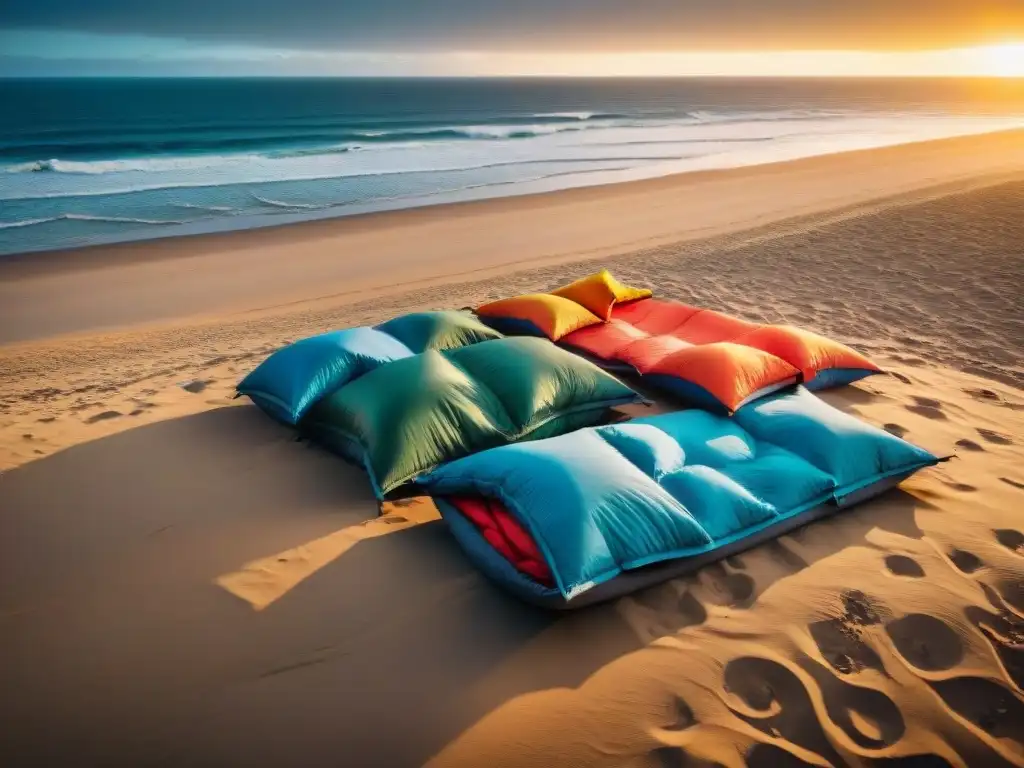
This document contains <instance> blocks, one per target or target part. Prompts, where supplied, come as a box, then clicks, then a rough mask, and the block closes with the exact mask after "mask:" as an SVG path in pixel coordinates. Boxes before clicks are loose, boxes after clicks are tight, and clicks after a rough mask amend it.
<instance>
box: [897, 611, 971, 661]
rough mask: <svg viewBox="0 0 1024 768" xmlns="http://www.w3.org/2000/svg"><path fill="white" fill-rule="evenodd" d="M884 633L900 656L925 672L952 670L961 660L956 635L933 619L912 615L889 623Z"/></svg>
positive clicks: (916, 614) (958, 639) (960, 648)
mask: <svg viewBox="0 0 1024 768" xmlns="http://www.w3.org/2000/svg"><path fill="white" fill-rule="evenodd" d="M885 631H886V632H887V633H888V635H889V637H890V638H891V639H892V641H893V644H894V645H895V646H896V650H897V651H898V652H899V654H900V655H901V656H902V657H903V658H904V659H906V660H907V662H909V663H910V664H911V665H913V666H915V667H917V668H918V669H922V670H925V671H926V672H938V671H941V670H945V669H952V668H953V667H955V666H956V665H957V664H959V663H960V661H961V660H962V659H963V657H964V648H963V644H962V643H961V642H960V638H959V637H957V634H956V632H954V631H953V630H952V629H950V628H949V627H948V626H947V625H946V624H945V623H944V622H942V621H940V620H939V619H936V618H935V617H934V616H928V615H927V614H924V613H912V614H910V615H908V616H904V617H903V618H902V619H897V620H896V621H893V622H890V623H889V624H888V626H886V628H885Z"/></svg>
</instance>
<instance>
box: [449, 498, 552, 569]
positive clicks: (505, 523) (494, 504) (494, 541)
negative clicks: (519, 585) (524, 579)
mask: <svg viewBox="0 0 1024 768" xmlns="http://www.w3.org/2000/svg"><path fill="white" fill-rule="evenodd" d="M447 500H448V502H449V503H450V504H451V505H452V506H453V507H455V508H456V509H457V510H459V512H461V513H462V515H463V517H465V518H466V519H467V520H469V521H470V522H471V523H473V525H475V526H476V528H477V530H479V531H480V535H481V536H483V537H484V539H486V540H487V543H488V544H490V545H491V546H492V547H494V549H495V551H496V552H497V553H498V554H500V555H501V556H502V557H504V558H505V559H506V560H508V561H509V562H510V563H511V564H512V566H513V567H514V568H515V569H516V570H517V571H519V572H520V573H522V574H524V575H525V576H529V577H530V578H531V579H533V580H534V581H536V582H538V583H540V584H543V585H544V586H546V587H552V586H554V584H555V580H554V577H553V576H552V575H551V569H550V568H548V565H547V563H546V562H544V556H543V555H541V553H540V550H539V549H538V548H537V544H536V542H534V540H533V537H532V536H530V534H529V533H527V531H526V529H525V528H523V526H522V525H520V524H519V521H517V520H516V519H515V518H514V517H512V515H510V514H509V513H508V511H507V510H506V509H505V507H504V506H502V504H501V502H499V501H496V500H495V499H487V498H483V497H479V496H472V497H470V496H453V497H449V498H448V499H447Z"/></svg>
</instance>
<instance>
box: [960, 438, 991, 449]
mask: <svg viewBox="0 0 1024 768" xmlns="http://www.w3.org/2000/svg"><path fill="white" fill-rule="evenodd" d="M956 447H957V448H963V449H964V450H965V451H984V450H985V449H984V448H983V447H982V446H980V445H978V444H977V443H976V442H974V441H973V440H967V439H963V440H957V441H956Z"/></svg>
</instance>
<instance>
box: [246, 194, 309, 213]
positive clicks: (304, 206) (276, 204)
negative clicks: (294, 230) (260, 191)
mask: <svg viewBox="0 0 1024 768" xmlns="http://www.w3.org/2000/svg"><path fill="white" fill-rule="evenodd" d="M253 197H254V198H255V199H256V200H259V201H260V202H261V203H263V204H264V205H269V206H270V207H272V208H293V209H296V210H307V211H315V210H317V209H318V208H323V207H324V206H322V205H316V204H314V203H285V202H283V201H281V200H271V199H270V198H268V197H260V196H259V195H253Z"/></svg>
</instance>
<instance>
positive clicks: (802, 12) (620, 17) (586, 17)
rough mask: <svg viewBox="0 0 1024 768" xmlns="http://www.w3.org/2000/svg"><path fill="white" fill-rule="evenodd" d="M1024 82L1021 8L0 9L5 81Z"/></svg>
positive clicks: (986, 2)
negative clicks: (551, 78) (538, 78)
mask: <svg viewBox="0 0 1024 768" xmlns="http://www.w3.org/2000/svg"><path fill="white" fill-rule="evenodd" d="M64 74H86V75H436V76H446V75H454V76H462V75H635V76H636V75H640V76H644V75H776V76H785V75H820V76H828V75H847V76H849V75H1003V76H1024V1H1022V0H970V2H968V1H967V0H515V2H510V0H374V2H344V1H339V0H289V1H288V2H281V0H176V1H175V2H167V1H166V0H153V1H152V2H135V0H87V1H83V0H32V2H19V1H18V0H0V75H5V76H11V75H64Z"/></svg>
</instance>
